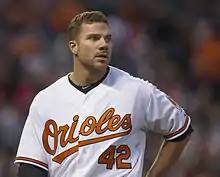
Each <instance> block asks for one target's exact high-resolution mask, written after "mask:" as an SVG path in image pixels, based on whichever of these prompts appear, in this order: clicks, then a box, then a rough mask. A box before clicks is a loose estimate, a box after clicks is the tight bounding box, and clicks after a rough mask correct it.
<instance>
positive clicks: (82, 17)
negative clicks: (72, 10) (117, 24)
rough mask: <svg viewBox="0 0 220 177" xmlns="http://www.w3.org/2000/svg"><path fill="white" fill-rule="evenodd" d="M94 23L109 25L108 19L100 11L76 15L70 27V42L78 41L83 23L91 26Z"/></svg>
mask: <svg viewBox="0 0 220 177" xmlns="http://www.w3.org/2000/svg"><path fill="white" fill-rule="evenodd" d="M94 22H103V23H106V24H108V20H107V17H106V16H105V15H104V14H103V13H102V12H100V11H86V12H83V13H80V14H78V15H76V16H75V17H74V18H73V19H72V20H71V22H70V24H69V27H68V32H69V40H74V39H76V37H77V35H78V34H79V32H80V29H81V26H82V24H83V23H85V24H91V23H94Z"/></svg>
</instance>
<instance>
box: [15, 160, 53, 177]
mask: <svg viewBox="0 0 220 177" xmlns="http://www.w3.org/2000/svg"><path fill="white" fill-rule="evenodd" d="M30 176H31V177H49V175H48V172H47V171H46V170H44V169H42V168H40V167H37V166H35V165H31V164H25V163H20V166H19V169H18V174H17V177H30Z"/></svg>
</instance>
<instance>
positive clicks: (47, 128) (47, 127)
mask: <svg viewBox="0 0 220 177" xmlns="http://www.w3.org/2000/svg"><path fill="white" fill-rule="evenodd" d="M50 125H52V127H53V131H54V132H51V131H50ZM57 131H58V128H57V124H56V122H55V121H54V120H48V121H47V122H46V123H45V127H44V132H43V136H42V138H43V139H42V140H43V146H44V148H45V150H46V151H47V152H48V153H49V154H51V155H54V154H55V153H56V150H57V144H58V132H57ZM49 136H51V137H53V139H54V140H53V141H54V148H53V149H51V148H50V145H49V143H48V138H49Z"/></svg>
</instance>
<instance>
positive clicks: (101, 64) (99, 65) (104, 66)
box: [94, 62, 109, 71]
mask: <svg viewBox="0 0 220 177" xmlns="http://www.w3.org/2000/svg"><path fill="white" fill-rule="evenodd" d="M108 65H109V63H107V62H105V63H104V62H97V63H95V66H94V68H95V69H97V70H100V71H105V70H106V69H107V68H108Z"/></svg>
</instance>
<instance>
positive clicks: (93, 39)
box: [89, 35, 100, 41]
mask: <svg viewBox="0 0 220 177" xmlns="http://www.w3.org/2000/svg"><path fill="white" fill-rule="evenodd" d="M89 39H90V40H92V41H98V40H99V39H100V36H98V35H91V36H89Z"/></svg>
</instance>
